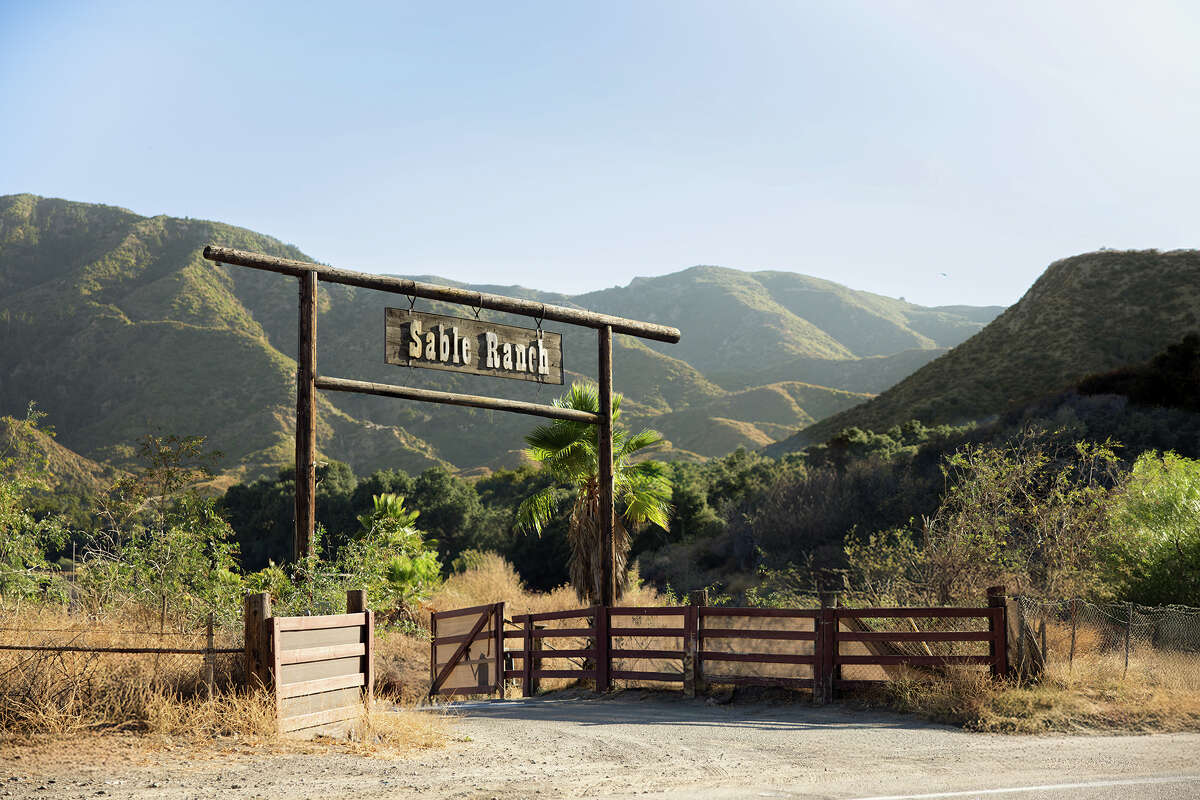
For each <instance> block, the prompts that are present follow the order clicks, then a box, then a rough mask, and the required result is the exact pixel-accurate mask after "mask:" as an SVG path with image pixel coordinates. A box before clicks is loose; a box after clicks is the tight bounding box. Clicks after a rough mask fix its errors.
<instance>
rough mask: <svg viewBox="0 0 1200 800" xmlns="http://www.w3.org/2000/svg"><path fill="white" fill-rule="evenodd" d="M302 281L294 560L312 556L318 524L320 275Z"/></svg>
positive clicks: (315, 274) (309, 275) (297, 400)
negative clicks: (317, 449) (316, 440)
mask: <svg viewBox="0 0 1200 800" xmlns="http://www.w3.org/2000/svg"><path fill="white" fill-rule="evenodd" d="M299 281H300V327H299V347H298V353H297V359H296V362H297V363H296V535H295V538H294V539H293V540H292V558H293V559H295V560H297V561H299V560H300V559H301V558H304V557H305V556H308V555H312V546H313V545H312V532H313V528H314V526H315V525H316V522H317V504H316V491H317V465H316V442H315V438H316V434H315V429H316V424H317V409H316V380H317V273H316V272H306V273H304V274H303V275H301V276H300V277H299Z"/></svg>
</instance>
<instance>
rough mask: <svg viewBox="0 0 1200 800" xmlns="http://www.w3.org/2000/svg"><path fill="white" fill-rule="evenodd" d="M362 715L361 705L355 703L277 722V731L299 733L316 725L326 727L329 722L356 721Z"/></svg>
mask: <svg viewBox="0 0 1200 800" xmlns="http://www.w3.org/2000/svg"><path fill="white" fill-rule="evenodd" d="M362 713H363V706H362V703H355V704H354V705H352V706H344V707H342V708H330V709H327V710H325V711H318V712H316V713H313V714H305V715H304V716H300V717H291V718H290V719H281V720H279V731H280V733H288V732H294V731H299V730H302V729H304V728H314V727H316V726H318V725H327V724H329V723H331V722H340V721H342V720H356V719H358V717H359V715H360V714H362Z"/></svg>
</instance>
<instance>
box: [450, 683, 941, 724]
mask: <svg viewBox="0 0 1200 800" xmlns="http://www.w3.org/2000/svg"><path fill="white" fill-rule="evenodd" d="M443 708H445V709H447V710H448V711H450V713H452V714H454V715H456V716H459V717H463V718H466V719H496V720H520V721H523V722H538V721H542V722H573V723H576V724H579V725H628V724H639V725H684V726H695V727H705V726H712V727H722V728H728V727H738V728H746V729H754V730H769V731H813V730H830V729H838V730H855V729H867V728H870V729H873V730H879V729H880V728H888V729H893V730H918V729H919V730H928V729H930V728H939V729H945V730H953V728H950V727H949V726H945V725H938V724H936V723H932V722H929V721H926V720H922V719H919V718H917V717H912V716H905V715H900V714H893V713H888V712H880V711H869V710H859V709H851V708H847V707H845V706H838V705H834V706H814V705H811V704H810V703H809V702H807V700H800V701H796V700H780V699H749V700H739V701H736V702H733V703H727V704H713V703H711V702H709V700H707V699H705V698H686V697H682V696H681V695H679V694H678V693H673V692H653V691H643V690H627V691H622V692H615V693H613V694H609V695H602V696H597V695H594V694H592V693H590V692H586V693H584V692H580V691H578V690H567V691H563V692H554V693H550V694H546V695H540V696H538V697H530V698H520V699H515V700H479V701H470V702H462V703H452V704H447V705H445V706H443Z"/></svg>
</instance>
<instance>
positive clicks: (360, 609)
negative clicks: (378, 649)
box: [346, 589, 375, 710]
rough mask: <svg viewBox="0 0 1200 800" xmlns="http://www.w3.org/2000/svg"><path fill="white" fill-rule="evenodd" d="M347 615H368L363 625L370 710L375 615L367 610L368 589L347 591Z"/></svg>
mask: <svg viewBox="0 0 1200 800" xmlns="http://www.w3.org/2000/svg"><path fill="white" fill-rule="evenodd" d="M346 613H347V614H366V615H367V618H366V620H365V621H364V623H363V632H362V642H363V658H362V671H363V702H364V703H365V704H366V706H367V709H368V710H370V709H371V707H372V706H374V705H375V614H374V612H372V611H368V610H367V591H366V589H347V590H346Z"/></svg>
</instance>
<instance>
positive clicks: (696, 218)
mask: <svg viewBox="0 0 1200 800" xmlns="http://www.w3.org/2000/svg"><path fill="white" fill-rule="evenodd" d="M1197 41H1200V4H1198V3H1194V2H1193V3H1185V2H1179V3H1170V2H1148V1H1147V0H1120V1H1119V2H1111V3H1110V2H1103V1H1102V0H1088V2H1078V3H1070V2H1058V3H1056V2H1050V1H1049V0H1038V1H1037V2H1028V3H1023V2H973V1H964V0H953V1H952V2H885V1H884V0H874V1H872V2H848V0H829V2H823V3H809V2H767V1H765V0H739V1H737V2H734V1H733V0H730V1H729V2H702V1H700V0H691V1H689V2H653V0H637V1H636V2H622V1H620V0H605V1H604V2H593V3H582V2H560V1H552V0H545V2H532V3H530V2H512V1H511V0H510V1H507V2H494V1H493V2H487V3H471V2H455V3H438V2H428V3H406V2H390V3H379V4H363V3H356V2H347V1H346V0H342V1H341V2H332V3H331V2H322V3H305V2H296V1H295V0H291V1H289V2H235V3H224V2H214V1H213V0H205V1H204V2H199V3H197V2H189V3H172V2H166V1H165V0H154V1H153V2H145V3H140V2H103V1H102V0H95V1H93V2H79V3H72V2H55V0H37V1H36V2H34V1H33V0H27V1H26V2H13V0H0V114H2V117H3V129H2V131H0V194H9V193H15V192H33V193H36V194H41V195H47V196H55V197H65V198H69V199H72V200H82V201H89V202H103V203H109V204H113V205H120V206H125V207H127V208H131V209H133V210H134V211H136V212H138V213H141V214H147V215H152V214H171V215H175V216H190V217H202V218H209V219H217V220H221V221H224V222H229V223H233V224H236V225H241V226H244V227H248V228H252V229H254V230H257V231H261V232H263V233H267V234H271V235H273V236H276V237H279V238H280V239H283V240H284V241H288V242H291V243H294V244H296V245H298V246H299V247H300V248H301V249H302V250H304V251H305V252H306V253H308V254H309V255H310V256H313V257H314V258H317V259H319V260H322V261H326V262H329V263H332V264H334V265H337V266H342V267H347V268H355V269H363V270H368V271H378V272H383V271H386V272H399V273H407V274H416V273H421V274H428V273H434V274H439V275H443V276H446V277H451V278H455V279H458V280H464V281H476V282H478V281H486V282H490V283H520V284H524V285H527V286H534V287H538V288H542V289H550V290H559V291H570V292H577V291H583V290H588V289H594V288H602V287H606V286H613V285H617V284H624V283H627V282H628V281H629V280H630V279H631V278H633V277H634V276H638V275H657V274H664V273H668V272H674V271H677V270H680V269H683V268H685V267H688V266H691V265H693V264H719V265H723V266H729V267H737V268H739V269H747V270H754V269H776V270H791V271H796V272H804V273H808V274H812V275H818V276H822V277H827V278H831V279H833V280H836V281H839V282H842V283H845V284H847V285H849V286H852V287H854V288H858V289H868V290H871V291H876V292H880V293H882V294H887V295H891V296H904V297H907V298H908V299H909V300H912V301H914V302H920V303H925V304H945V303H971V304H1008V303H1011V302H1014V301H1015V300H1016V299H1017V298H1018V297H1020V295H1021V294H1022V293H1023V292H1024V291H1025V289H1026V288H1028V286H1029V284H1030V283H1031V282H1032V281H1033V280H1034V279H1035V278H1036V277H1037V275H1039V274H1040V273H1041V272H1042V270H1043V269H1044V268H1045V267H1046V265H1047V264H1048V263H1049V262H1051V261H1053V260H1055V259H1057V258H1061V257H1064V256H1067V255H1071V254H1074V253H1078V252H1082V251H1086V250H1094V249H1096V248H1099V247H1114V248H1127V247H1128V248H1146V247H1158V248H1161V249H1169V248H1176V247H1192V246H1195V245H1196V243H1197V235H1196V231H1197V226H1198V225H1200V215H1198V214H1197V210H1198V203H1197V199H1196V198H1197V196H1198V192H1200V175H1198V174H1197V173H1198V172H1200V158H1198V151H1200V55H1197V53H1198V52H1200V51H1198V50H1197V47H1196V42H1197ZM940 273H946V276H945V277H943V276H942V275H941V274H940Z"/></svg>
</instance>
